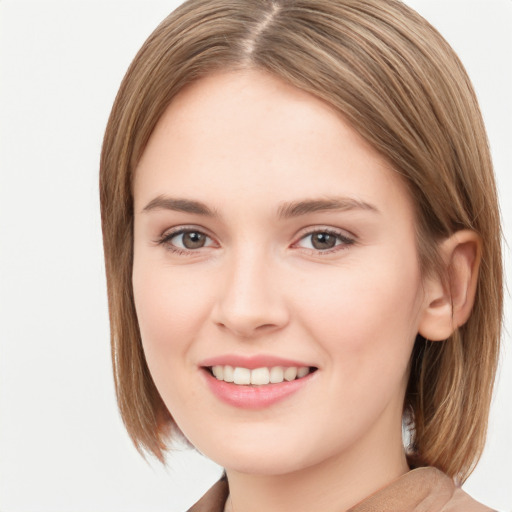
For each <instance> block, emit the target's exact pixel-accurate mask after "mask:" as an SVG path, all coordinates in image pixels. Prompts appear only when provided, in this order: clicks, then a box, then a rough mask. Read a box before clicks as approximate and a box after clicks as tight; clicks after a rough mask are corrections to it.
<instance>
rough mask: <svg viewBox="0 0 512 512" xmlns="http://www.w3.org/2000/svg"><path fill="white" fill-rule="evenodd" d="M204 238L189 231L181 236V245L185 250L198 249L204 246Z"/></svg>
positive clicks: (200, 234)
mask: <svg viewBox="0 0 512 512" xmlns="http://www.w3.org/2000/svg"><path fill="white" fill-rule="evenodd" d="M205 238H206V237H205V235H203V234H202V233H197V232H195V231H190V232H188V233H185V234H184V235H183V245H184V246H185V247H186V248H187V249H199V248H200V247H203V246H204V244H205Z"/></svg>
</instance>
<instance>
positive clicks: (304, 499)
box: [225, 438, 409, 512]
mask: <svg viewBox="0 0 512 512" xmlns="http://www.w3.org/2000/svg"><path fill="white" fill-rule="evenodd" d="M398 441H399V445H398V446H397V445H396V442H394V443H389V445H388V446H384V447H383V446H382V445H381V446H380V450H379V452H378V453H376V452H375V451H373V452H371V451H370V452H368V456H367V457H364V456H363V457H362V456H361V451H360V450H357V453H344V454H342V455H341V456H337V457H332V458H330V459H327V460H323V461H322V462H320V463H318V464H316V465H314V466H310V467H307V468H302V469H300V470H298V471H293V472H289V473H285V474H279V475H276V474H265V475H261V474H258V475H255V474H248V473H243V472H238V471H236V470H230V469H226V473H227V477H228V481H229V488H230V496H229V499H228V501H227V504H226V508H225V511H226V512H261V511H262V510H264V511H265V512H278V511H279V512H287V511H292V510H293V511H294V512H311V511H314V510H322V511H323V512H340V511H343V510H348V509H349V508H351V507H353V506H354V505H356V504H357V503H359V502H360V501H362V500H363V499H364V498H366V497H367V496H369V495H370V494H372V493H374V492H375V491H377V490H379V489H381V488H382V487H385V486H386V485H387V484H389V483H390V482H392V481H393V480H395V479H396V478H398V477H399V476H401V475H403V474H404V473H406V472H407V471H408V470H409V468H408V466H407V462H406V458H405V454H404V451H403V448H402V440H401V438H400V439H399V440H398Z"/></svg>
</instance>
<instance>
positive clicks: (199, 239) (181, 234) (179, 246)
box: [159, 229, 214, 251]
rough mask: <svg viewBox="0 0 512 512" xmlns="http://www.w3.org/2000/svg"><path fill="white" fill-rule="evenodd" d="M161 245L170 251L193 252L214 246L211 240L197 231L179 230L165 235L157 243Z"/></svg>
mask: <svg viewBox="0 0 512 512" xmlns="http://www.w3.org/2000/svg"><path fill="white" fill-rule="evenodd" d="M159 243H161V244H165V245H167V246H169V248H170V249H172V250H178V251H179V250H184V251H194V250H196V249H201V248H203V247H210V246H212V245H214V242H213V240H212V239H211V238H210V237H209V236H208V235H206V234H205V233H203V232H202V231H199V230H197V229H180V230H178V231H173V232H171V233H168V234H165V235H164V236H163V237H162V239H161V240H160V241H159Z"/></svg>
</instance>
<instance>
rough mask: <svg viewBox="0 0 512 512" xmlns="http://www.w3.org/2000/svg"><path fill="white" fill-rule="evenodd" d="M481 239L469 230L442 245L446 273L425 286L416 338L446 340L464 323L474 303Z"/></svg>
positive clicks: (457, 234)
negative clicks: (422, 307) (418, 335)
mask: <svg viewBox="0 0 512 512" xmlns="http://www.w3.org/2000/svg"><path fill="white" fill-rule="evenodd" d="M481 245H482V244H481V239H480V237H479V236H478V235H477V234H476V233H475V232H474V231H470V230H462V231H457V232H455V233H454V234H453V235H452V236H450V237H449V238H447V239H446V240H444V241H443V242H441V244H440V246H439V254H440V256H441V260H442V261H443V262H444V268H445V270H446V271H445V272H444V273H443V272H442V273H441V274H440V275H438V276H435V277H432V278H429V279H427V280H426V283H425V301H424V309H423V311H422V316H421V317H420V324H419V328H418V332H419V334H421V335H422V336H423V337H424V338H426V339H428V340H430V341H441V340H445V339H447V338H448V337H450V336H451V334H453V332H454V331H455V329H457V327H460V326H461V325H463V324H464V323H466V321H467V319H468V318H469V315H470V314H471V309H472V308H473V303H474V301H475V294H476V286H477V282H478V269H479V266H480V258H481Z"/></svg>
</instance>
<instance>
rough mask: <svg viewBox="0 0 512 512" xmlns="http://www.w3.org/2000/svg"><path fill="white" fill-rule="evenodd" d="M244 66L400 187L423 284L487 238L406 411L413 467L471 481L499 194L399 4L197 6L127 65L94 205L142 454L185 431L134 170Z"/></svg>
mask: <svg viewBox="0 0 512 512" xmlns="http://www.w3.org/2000/svg"><path fill="white" fill-rule="evenodd" d="M247 68H252V69H259V70H263V71H266V72H268V73H271V74H272V75H274V76H275V77H278V78H280V79H281V80H283V81H285V82H287V83H288V84H291V85H293V86H295V87H297V88H299V89H302V90H304V91H307V92H309V93H311V94H312V95H314V96H316V97H317V98H320V99H322V100H323V101H325V102H326V103H328V104H329V105H330V106H331V107H333V108H334V109H336V110H337V111H338V112H339V113H340V114H341V115H342V116H343V117H344V118H345V119H346V120H347V121H348V122H349V123H350V124H351V125H352V127H353V128H354V129H355V130H356V131H357V132H359V134H360V135H361V136H362V137H363V138H364V139H366V141H368V142H369V143H370V144H371V145H372V146H373V147H374V148H375V149H376V150H377V151H378V152H379V153H380V154H381V155H382V156H383V157H384V158H386V159H387V160H388V161H389V162H390V164H391V165H392V167H393V168H394V169H395V171H396V172H397V173H399V174H400V175H401V176H402V179H403V180H404V182H405V183H406V185H407V187H408V190H409V192H410V194H411V197H412V198H413V201H414V204H415V208H416V211H415V215H416V226H417V247H418V254H419V259H420V265H421V269H422V272H423V275H424V276H427V275H432V273H438V274H439V273H449V269H446V268H443V265H442V263H441V261H440V257H439V254H438V251H437V246H438V243H439V242H440V241H442V240H443V239H445V238H446V237H448V236H450V235H451V234H453V233H454V232H455V231H457V230H460V229H471V230H473V231H475V232H476V233H478V234H479V235H480V237H481V241H482V247H481V256H482V259H481V267H480V272H479V278H478V285H477V293H476V299H475V304H474V307H473V311H472V313H471V316H470V318H469V320H468V321H467V323H466V324H465V325H464V326H462V327H460V328H458V329H457V330H456V331H455V332H454V333H453V335H452V336H450V338H449V339H447V340H446V341H443V342H430V341H428V340H425V339H424V338H422V337H421V336H419V335H418V337H417V340H416V343H415V346H414V349H413V353H412V356H411V361H410V378H409V384H408V388H407V392H406V397H405V403H404V425H405V427H406V428H407V429H408V430H409V436H408V438H409V446H407V447H406V448H407V453H408V460H409V463H410V465H411V466H413V467H418V466H427V465H428V466H436V467H437V468H439V469H441V470H443V471H444V472H445V473H447V474H448V475H449V476H451V477H456V478H458V479H459V481H464V480H465V479H466V478H467V477H468V476H469V474H470V473H471V471H472V470H473V468H474V466H475V465H476V463H477V461H478V459H479V457H480V455H481V452H482V449H483V445H484V442H485V437H486V430H487V420H488V413H489V406H490V401H491V397H492V389H493V383H494V378H495V373H496V367H497V362H498V356H499V342H500V329H501V316H502V261H501V247H500V244H501V230H500V219H499V210H498V203H497V194H496V186H495V182H494V175H493V170H492V162H491V157H490V151H489V147H488V143H487V137H486V133H485V128H484V125H483V121H482V116H481V114H480V110H479V107H478V103H477V99H476V97H475V93H474V91H473V89H472V86H471V83H470V81H469V78H468V76H467V74H466V72H465V70H464V68H463V66H462V64H461V62H460V61H459V59H458V57H457V56H456V55H455V53H454V51H453V50H452V49H451V47H450V46H449V45H448V43H447V42H446V41H445V40H444V39H443V38H442V36H441V35H440V34H439V33H438V32H437V31H436V30H435V29H434V28H433V27H432V26H431V25H430V24H429V23H428V22H427V21H426V20H424V19H423V18H422V17H421V16H420V15H418V14H417V13H416V12H415V11H413V10H412V9H410V8H408V7H407V6H405V5H404V4H403V3H401V2H400V1H398V0H251V1H248V0H189V1H187V2H185V3H184V4H182V5H181V6H180V7H178V8H177V9H176V10H175V11H174V12H173V13H172V14H171V15H170V16H169V17H167V18H166V19H165V20H164V21H163V22H162V23H161V24H160V25H159V26H158V27H157V29H156V30H155V31H154V32H153V33H152V34H151V36H150V37H149V38H148V39H147V41H146V42H145V43H144V45H143V46H142V48H141V49H140V51H139V53H138V54H137V56H136V57H135V59H134V61H133V62H132V64H131V66H130V68H129V69H128V72H127V73H126V76H125V78H124V80H123V82H122V84H121V87H120V90H119V92H118V95H117V98H116V100H115V103H114V106H113V109H112V112H111V115H110V119H109V121H108V125H107V128H106V133H105V138H104V143H103V149H102V154H101V168H100V194H101V214H102V229H103V240H104V249H105V263H106V275H107V286H108V300H109V311H110V325H111V342H112V358H113V367H114V378H115V386H116V393H117V399H118V403H119V407H120V411H121V415H122V418H123V421H124V423H125V425H126V428H127V430H128V432H129V434H130V436H131V438H132V440H133V442H134V443H135V445H136V447H137V448H138V450H139V451H140V452H141V453H144V452H145V451H146V452H150V453H152V454H153V455H155V456H156V457H158V458H159V459H160V460H162V461H163V460H164V452H165V450H166V449H167V447H168V442H169V440H170V435H171V434H173V433H175V431H177V427H175V425H174V424H173V422H172V417H171V415H170V413H169V412H168V411H167V409H166V407H165V405H164V403H163V401H162V399H161V398H160V395H159V393H158V391H157V389H156V387H155V385H154V383H153V380H152V378H151V375H150V372H149V370H148V367H147V365H146V361H145V357H144V353H143V349H142V344H141V339H140V333H139V328H138V323H137V316H136V311H135V307H134V299H133V289H132V277H131V276H132V260H133V216H134V211H133V197H132V182H133V177H134V172H135V170H136V168H137V164H138V162H139V159H140V157H141V155H142V152H143V151H144V148H145V146H146V144H147V142H148V139H149V137H150V136H151V133H152V131H153V129H154V127H155V125H156V123H157V122H158V120H159V118H160V116H161V115H162V114H163V112H164V111H165V109H166V107H167V106H168V105H169V103H170V102H171V101H172V99H173V98H174V97H175V96H176V94H178V93H179V92H180V91H181V90H182V89H183V88H184V87H186V86H187V84H190V83H191V82H194V81H196V80H199V79H201V77H203V76H206V75H208V74H211V73H215V72H220V71H233V70H240V69H247ZM447 282H448V281H447Z"/></svg>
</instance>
